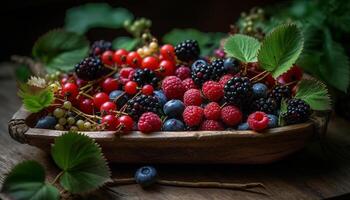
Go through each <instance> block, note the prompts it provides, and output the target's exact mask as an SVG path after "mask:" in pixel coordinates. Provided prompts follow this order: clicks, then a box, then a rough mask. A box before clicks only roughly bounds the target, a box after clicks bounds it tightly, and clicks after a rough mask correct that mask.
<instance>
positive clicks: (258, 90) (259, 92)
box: [253, 83, 268, 98]
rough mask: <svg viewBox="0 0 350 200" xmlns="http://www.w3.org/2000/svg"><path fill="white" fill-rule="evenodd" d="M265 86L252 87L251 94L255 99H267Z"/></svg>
mask: <svg viewBox="0 0 350 200" xmlns="http://www.w3.org/2000/svg"><path fill="white" fill-rule="evenodd" d="M267 90H268V88H267V86H266V85H265V84H263V83H255V84H254V85H253V94H254V97H255V98H262V97H263V98H265V97H267Z"/></svg>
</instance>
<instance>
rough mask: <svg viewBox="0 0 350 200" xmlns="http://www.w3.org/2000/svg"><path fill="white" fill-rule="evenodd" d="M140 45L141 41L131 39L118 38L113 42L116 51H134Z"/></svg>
mask: <svg viewBox="0 0 350 200" xmlns="http://www.w3.org/2000/svg"><path fill="white" fill-rule="evenodd" d="M138 44H140V39H138V38H131V37H118V38H115V39H114V40H113V42H112V45H113V48H114V49H126V50H128V51H131V50H134V49H135V48H136V47H137V45H138Z"/></svg>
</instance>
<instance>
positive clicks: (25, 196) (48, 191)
mask: <svg viewBox="0 0 350 200" xmlns="http://www.w3.org/2000/svg"><path fill="white" fill-rule="evenodd" d="M1 192H3V193H6V194H8V195H9V196H10V197H12V198H13V199H16V200H47V199H50V200H51V199H52V200H54V199H59V191H58V190H57V188H55V187H54V186H53V185H51V184H48V183H45V170H44V168H43V167H42V166H41V165H40V164H39V163H38V162H36V161H24V162H22V163H20V164H18V165H16V166H15V167H14V168H13V169H12V170H11V172H10V173H9V175H8V176H7V177H6V178H5V181H4V184H3V187H2V190H1Z"/></svg>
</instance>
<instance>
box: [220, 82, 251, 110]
mask: <svg viewBox="0 0 350 200" xmlns="http://www.w3.org/2000/svg"><path fill="white" fill-rule="evenodd" d="M252 97H253V90H252V84H251V82H250V80H249V78H247V77H234V78H232V79H230V80H229V81H227V83H226V84H225V86H224V99H225V101H226V102H228V103H232V104H234V105H236V106H241V105H243V104H249V103H250V101H251V99H252Z"/></svg>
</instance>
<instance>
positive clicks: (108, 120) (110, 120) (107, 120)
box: [101, 115, 119, 131]
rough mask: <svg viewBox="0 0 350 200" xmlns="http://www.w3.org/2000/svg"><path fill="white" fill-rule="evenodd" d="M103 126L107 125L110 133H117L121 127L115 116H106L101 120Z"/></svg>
mask: <svg viewBox="0 0 350 200" xmlns="http://www.w3.org/2000/svg"><path fill="white" fill-rule="evenodd" d="M101 123H102V124H105V125H106V126H107V128H108V130H110V131H115V130H117V127H118V125H119V122H118V120H117V118H116V117H115V116H114V115H106V116H104V117H102V120H101Z"/></svg>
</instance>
